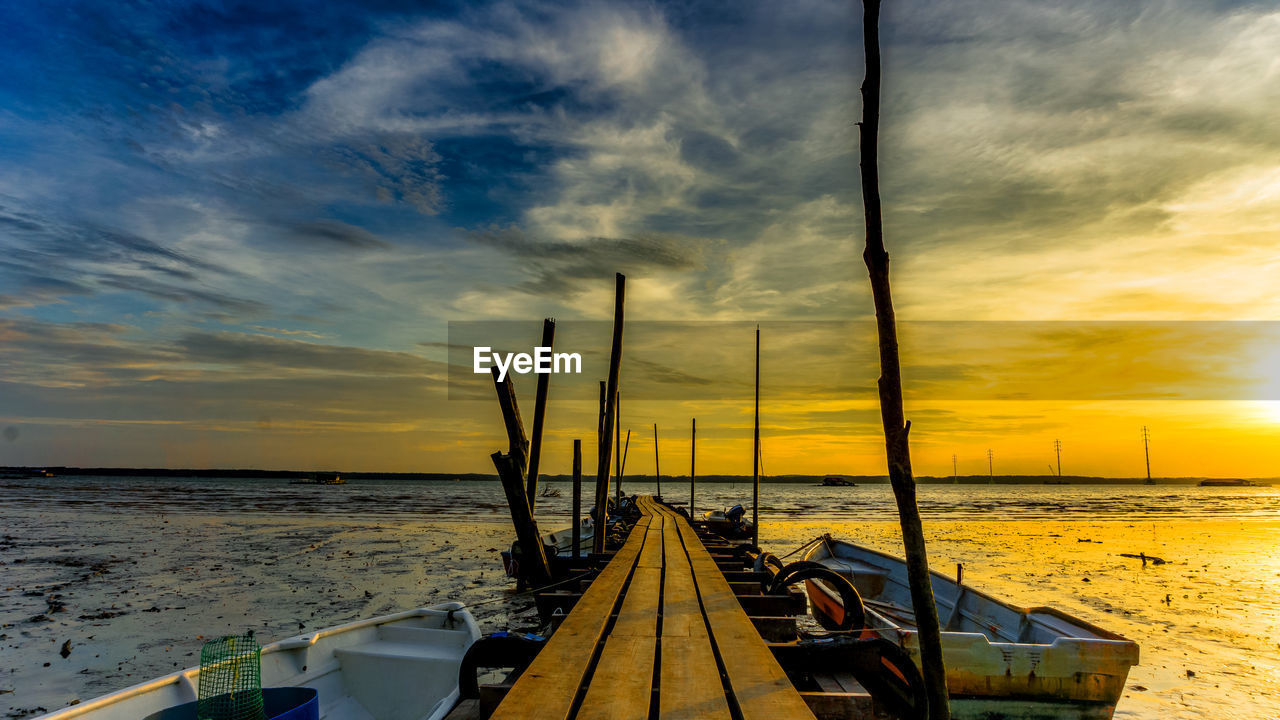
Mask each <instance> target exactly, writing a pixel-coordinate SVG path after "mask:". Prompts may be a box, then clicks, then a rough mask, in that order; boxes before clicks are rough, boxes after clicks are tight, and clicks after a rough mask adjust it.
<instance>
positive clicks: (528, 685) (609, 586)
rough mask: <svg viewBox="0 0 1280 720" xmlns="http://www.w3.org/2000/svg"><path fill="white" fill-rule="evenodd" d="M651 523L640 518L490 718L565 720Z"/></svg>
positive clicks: (503, 719)
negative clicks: (556, 719) (551, 719)
mask: <svg viewBox="0 0 1280 720" xmlns="http://www.w3.org/2000/svg"><path fill="white" fill-rule="evenodd" d="M649 522H650V516H648V515H645V516H642V517H641V518H640V521H639V522H638V523H636V527H635V528H634V529H633V530H632V532H631V535H630V536H629V537H628V538H627V542H626V543H624V544H623V546H622V548H621V549H620V550H619V551H618V552H617V554H615V555H614V557H613V560H612V561H610V562H609V564H608V565H607V566H605V568H604V570H602V571H601V572H600V575H599V576H598V577H597V578H596V580H595V582H593V583H592V584H591V587H589V588H587V591H586V592H585V593H583V595H582V599H581V600H579V601H578V604H577V605H575V606H574V609H573V612H571V613H569V617H567V618H565V620H564V622H563V623H562V624H561V625H560V628H559V629H558V630H556V632H555V634H554V635H552V636H551V639H550V640H548V641H547V645H546V647H544V648H543V649H542V650H541V651H540V652H539V653H538V656H537V657H536V658H534V660H533V662H532V663H530V664H529V667H528V668H527V669H526V670H525V671H524V673H523V674H522V675H521V676H520V679H519V680H518V681H516V684H515V686H514V687H512V688H511V692H509V693H507V697H506V698H505V699H504V700H503V701H502V704H500V705H499V706H498V708H497V710H495V711H494V713H493V715H492V718H495V719H496V720H517V719H520V718H533V717H538V718H568V717H569V711H570V710H571V709H572V706H573V700H574V697H575V696H576V695H577V693H578V688H579V686H581V684H582V681H583V679H584V678H585V677H586V673H587V669H588V666H589V665H590V662H591V658H592V656H593V655H594V654H595V647H596V645H597V644H598V643H599V641H600V638H601V636H602V635H603V634H604V628H605V624H606V623H607V622H608V620H609V616H610V615H611V614H612V612H613V607H614V605H615V604H616V603H617V600H618V595H619V594H620V593H621V592H622V585H623V583H625V582H626V579H627V575H628V574H630V572H631V569H632V567H634V566H635V563H636V560H637V559H638V558H639V555H640V549H641V547H642V546H643V544H644V539H645V536H646V535H647V531H648V525H649ZM650 665H652V663H650Z"/></svg>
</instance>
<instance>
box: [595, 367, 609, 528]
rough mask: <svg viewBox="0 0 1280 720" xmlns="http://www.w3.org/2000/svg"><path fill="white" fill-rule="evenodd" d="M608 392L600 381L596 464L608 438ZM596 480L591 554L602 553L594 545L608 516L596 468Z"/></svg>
mask: <svg viewBox="0 0 1280 720" xmlns="http://www.w3.org/2000/svg"><path fill="white" fill-rule="evenodd" d="M608 391H609V390H608V383H607V382H606V381H604V380H601V381H600V426H599V427H598V428H597V429H596V463H599V462H600V455H601V454H602V453H603V452H604V444H605V442H606V441H607V440H608V436H607V435H605V434H604V414H605V411H606V410H607V406H608V404H609V403H608V402H606V398H605V393H607V392H608ZM596 480H597V483H596V487H595V489H594V490H593V491H592V492H593V493H594V495H593V497H594V498H595V503H594V505H595V511H596V514H595V515H594V516H593V520H594V521H595V523H596V533H595V535H593V536H592V540H591V549H592V552H603V550H597V549H596V543H597V542H598V541H599V537H600V533H602V532H604V530H603V527H604V524H605V521H606V520H607V519H608V517H609V516H608V508H607V506H605V505H601V504H600V498H601V490H600V486H599V482H598V481H599V474H598V468H597V477H596Z"/></svg>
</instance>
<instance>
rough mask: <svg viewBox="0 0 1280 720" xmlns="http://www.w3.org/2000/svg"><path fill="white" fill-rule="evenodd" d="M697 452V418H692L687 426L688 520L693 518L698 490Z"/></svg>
mask: <svg viewBox="0 0 1280 720" xmlns="http://www.w3.org/2000/svg"><path fill="white" fill-rule="evenodd" d="M697 450H698V418H693V420H692V421H691V422H690V425H689V518H690V519H692V518H695V517H697V516H696V515H694V514H693V494H694V491H695V490H697V489H698V474H697V472H695V471H696V469H697V467H696V466H697Z"/></svg>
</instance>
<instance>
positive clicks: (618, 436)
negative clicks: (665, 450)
mask: <svg viewBox="0 0 1280 720" xmlns="http://www.w3.org/2000/svg"><path fill="white" fill-rule="evenodd" d="M613 452H614V453H616V457H615V459H614V461H613V467H614V469H615V471H616V472H615V474H616V475H617V477H615V478H614V481H613V486H614V487H613V490H614V492H613V494H614V495H615V496H617V497H619V498H621V497H622V393H621V392H619V393H618V397H616V398H614V401H613Z"/></svg>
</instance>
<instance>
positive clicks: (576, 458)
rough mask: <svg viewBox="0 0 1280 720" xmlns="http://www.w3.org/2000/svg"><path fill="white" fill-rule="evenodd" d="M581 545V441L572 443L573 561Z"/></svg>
mask: <svg viewBox="0 0 1280 720" xmlns="http://www.w3.org/2000/svg"><path fill="white" fill-rule="evenodd" d="M580 545H582V440H581V439H578V438H574V441H573V559H574V560H577V559H578V557H579V555H580V554H581V553H580V552H579V550H578V548H579V546H580Z"/></svg>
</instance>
